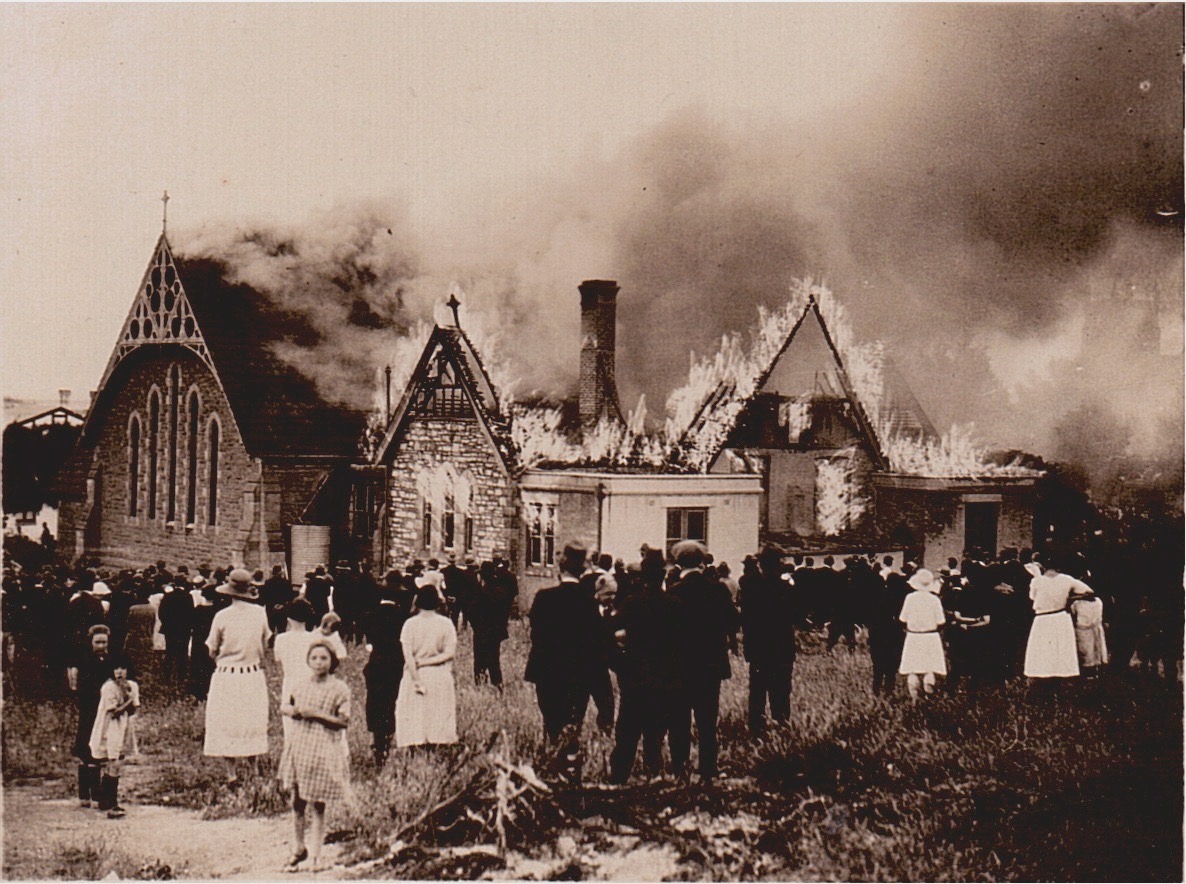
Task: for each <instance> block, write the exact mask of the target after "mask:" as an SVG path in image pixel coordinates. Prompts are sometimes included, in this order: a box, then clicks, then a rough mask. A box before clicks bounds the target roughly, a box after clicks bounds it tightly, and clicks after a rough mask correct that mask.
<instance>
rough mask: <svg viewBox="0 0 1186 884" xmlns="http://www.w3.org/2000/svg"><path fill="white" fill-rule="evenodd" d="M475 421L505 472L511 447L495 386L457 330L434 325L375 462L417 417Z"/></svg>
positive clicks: (382, 459) (389, 451)
mask: <svg viewBox="0 0 1186 884" xmlns="http://www.w3.org/2000/svg"><path fill="white" fill-rule="evenodd" d="M434 418H437V419H447V420H467V421H476V422H477V423H478V425H479V426H481V428H482V430H483V431H484V433H485V435H486V436H487V437H488V438H489V439H490V443H491V445H493V446H494V448H495V450H496V451H497V452H498V455H499V459H500V460H501V462H502V464H503V466H504V467H505V468H507V470H508V471H509V470H510V469H511V466H512V463H513V461H514V447H513V445H512V443H511V442H510V433H509V429H508V427H507V425H506V421H505V420H504V419H503V417H502V415H501V414H500V413H499V410H498V399H497V396H496V395H495V392H494V385H493V384H492V383H491V381H490V378H489V376H488V375H487V374H486V371H485V369H484V368H483V367H482V364H481V361H480V360H479V359H478V357H477V353H476V352H475V350H474V348H473V345H472V344H471V343H470V341H469V339H468V338H466V337H465V335H464V333H462V332H461V330H460V329H455V328H443V327H441V326H439V325H438V326H436V327H435V328H434V329H433V331H432V334H431V335H429V338H428V343H427V344H426V345H425V347H424V352H423V353H422V354H421V356H420V361H419V362H418V363H417V364H416V369H415V371H413V372H412V377H411V378H410V379H409V381H408V384H407V387H406V388H405V389H404V393H403V396H402V397H401V399H400V403H399V406H398V407H397V408H396V410H395V413H394V414H392V416H391V420H390V421H389V423H388V425H387V431H386V433H384V436H383V441H382V443H380V445H379V446H378V448H377V449H376V451H375V458H374V462H375V463H377V464H382V463H386V462H388V461H389V460H390V459H391V457H392V456H393V454H394V449H395V448H396V447H397V446H398V444H399V440H400V439H401V437H402V435H403V432H404V430H405V429H406V428H407V425H408V424H409V423H411V422H412V421H413V420H416V419H434Z"/></svg>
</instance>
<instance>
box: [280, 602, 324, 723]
mask: <svg viewBox="0 0 1186 884" xmlns="http://www.w3.org/2000/svg"><path fill="white" fill-rule="evenodd" d="M284 616H285V619H286V620H287V621H288V628H287V629H285V630H284V632H282V633H280V634H279V635H277V636H276V640H275V641H274V642H273V643H272V655H273V657H275V659H276V662H277V663H279V664H280V705H281V706H283V705H284V704H285V703H291V702H292V692H293V689H294V688H295V687H296V686H297V684H298V683H300V682H303V681H305V680H306V679H308V678H309V677H310V672H309V664H308V663H307V662H306V661H307V658H308V656H309V646H310V645H311V644H313V642H314V641H315V640H316V639H317V638H318V634H317V633H316V632H309V624H311V623H313V622H314V621H316V619H317V612H316V611H314V610H313V606H312V605H311V604H309V603H308V602H307V601H305V600H304V599H293V600H292V601H291V602H289V603H288V604H287V605H285V606H284ZM280 722H281V724H283V725H284V740H285V743H287V742H288V738H289V736H290V735H291V734H292V729H293V724H292V722H293V719H292V717H291V716H288V715H285V716H283V717H282V718H281V719H280Z"/></svg>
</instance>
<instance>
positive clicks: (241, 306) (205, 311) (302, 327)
mask: <svg viewBox="0 0 1186 884" xmlns="http://www.w3.org/2000/svg"><path fill="white" fill-rule="evenodd" d="M228 275H229V272H228V268H227V267H226V266H225V265H224V264H222V263H221V262H219V261H217V260H215V259H211V258H182V257H180V256H177V257H175V256H174V255H173V252H172V249H171V248H170V245H169V241H168V239H166V237H165V236H164V234H162V235H161V237H160V239H159V240H158V241H157V245H156V249H155V250H154V253H153V257H152V260H151V261H150V262H149V265H148V269H147V270H146V271H145V273H144V278H143V279H142V280H141V283H140V288H139V289H138V290H137V294H136V298H135V299H134V301H133V303H132V309H131V310H130V311H129V313H128V317H127V319H126V320H125V321H124V326H123V329H122V331H121V332H120V337H119V340H118V342H117V343H116V347H115V350H114V352H113V353H112V355H111V359H110V361H109V362H108V365H107V370H106V371H105V372H104V375H103V381H102V382H101V384H100V387H99V393H98V396H97V397H96V401H95V407H93V408H92V409H91V412H90V414H88V417H87V426H86V427H85V428H84V431H83V433H84V439H85V438H86V437H87V432H88V430H89V428H90V424H91V415H93V414H94V413H96V412H100V411H102V410H103V408H102V406H103V404H104V403H105V401H106V400H108V399H109V398H110V396H111V395H112V392H109V391H108V389H107V387H108V381H109V380H110V379H111V378H112V376H113V374H114V373H115V372H116V370H117V369H118V367H119V366H120V365H121V364H122V363H123V362H124V361H125V360H126V359H127V358H128V357H129V356H131V355H132V354H133V353H136V352H137V351H139V350H141V349H143V348H147V347H162V346H170V347H184V348H185V349H187V350H190V351H191V352H193V353H194V354H196V355H197V356H198V357H199V358H200V359H202V361H203V362H205V363H206V365H207V366H208V367H209V368H210V370H211V371H212V372H213V373H214V376H215V377H216V378H217V380H218V382H219V384H220V385H221V386H222V390H223V392H224V394H225V395H226V398H227V401H228V402H229V403H230V406H231V411H232V413H233V417H234V420H235V423H236V425H237V426H238V428H239V433H240V436H241V437H242V439H243V443H244V445H245V446H246V448H247V451H248V452H249V453H250V454H251V455H253V456H256V457H267V456H296V457H309V456H316V457H326V456H330V457H355V456H357V454H358V442H359V439H360V437H361V434H362V431H363V428H364V426H365V423H366V415H365V414H364V413H362V412H359V411H356V410H354V409H352V408H350V407H348V406H345V405H340V404H337V403H332V402H329V401H326V400H325V399H323V398H322V396H321V395H320V393H319V392H318V390H317V387H316V385H315V384H314V383H313V382H312V381H311V380H310V379H309V378H307V377H306V376H305V375H303V374H302V373H301V372H300V371H299V370H298V369H297V368H295V367H294V366H292V365H290V364H289V363H287V362H285V361H284V360H282V359H280V358H279V357H278V356H277V355H276V354H275V352H274V346H275V345H277V344H281V343H285V342H288V343H297V344H306V345H312V344H315V343H316V342H317V341H318V340H319V338H320V335H319V333H318V332H317V330H316V329H314V328H313V327H312V326H311V325H309V323H308V322H307V321H306V319H305V318H304V317H302V316H300V315H298V314H295V313H289V312H286V311H285V310H283V309H282V308H281V307H279V306H278V305H277V304H276V303H275V302H274V301H273V300H272V299H271V298H269V297H268V296H267V295H266V294H264V293H262V292H259V291H257V290H255V289H254V288H252V287H251V286H248V285H245V284H242V283H232V282H230V281H229V280H228V278H227V277H228Z"/></svg>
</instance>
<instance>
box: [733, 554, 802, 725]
mask: <svg viewBox="0 0 1186 884" xmlns="http://www.w3.org/2000/svg"><path fill="white" fill-rule="evenodd" d="M740 600H741V628H742V634H743V636H744V639H745V659H746V662H747V663H749V729H750V733H751V734H752V735H753V736H755V737H757V736H761V734H762V733H763V732H764V731H765V730H766V700H767V698H769V700H770V717H771V718H773V719H774V720H775V721H776V722H779V723H785V722H787V721H790V718H791V674H792V672H793V671H794V668H795V620H796V616H795V614H796V606H795V598H794V595H793V590H792V589H791V587H790V584H789V583H788V582H787V581H786V580H784V579H783V568H782V555H781V553H779V551H778V550H776V549H773V548H772V547H766V548H765V549H763V550H762V553H761V555H760V556H759V558H758V573H757V574H754V575H752V576H751V575H743V577H742V579H741V593H740Z"/></svg>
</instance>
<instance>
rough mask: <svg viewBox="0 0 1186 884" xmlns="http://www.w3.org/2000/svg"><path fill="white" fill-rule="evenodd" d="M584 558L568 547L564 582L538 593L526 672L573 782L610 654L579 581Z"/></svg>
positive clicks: (563, 561) (562, 571)
mask: <svg viewBox="0 0 1186 884" xmlns="http://www.w3.org/2000/svg"><path fill="white" fill-rule="evenodd" d="M585 556H586V550H585V547H584V546H583V545H581V544H580V543H576V542H570V543H568V544H566V545H565V547H564V551H563V553H561V556H560V582H559V583H558V584H557V585H556V586H551V587H547V588H545V589H541V590H540V591H539V592H537V593H536V595H535V599H534V601H533V602H532V605H531V614H530V615H529V616H530V618H531V650H530V652H529V653H528V656H527V671H526V673H525V674H524V679H525V680H527V681H529V682H532V683H533V684H534V685H535V693H536V698H537V700H538V701H539V709H540V713H541V714H542V715H543V719H544V730H545V732H546V733H547V736H548V739H549V740H550V741H552V742H553V743H559V744H560V757H559V760H560V764H561V769H562V773H563V774H564V775H566V776H567V777H569V778H570V779H575V780H579V779H580V770H581V760H580V730H581V720H582V719H583V718H584V716H585V707H586V706H587V705H588V702H589V696H590V694H591V692H592V691H593V689H594V682H595V679H596V676H597V673H598V671H599V670H604V669H605V668H606V666H607V660H608V654H609V649H608V648H607V647H605V646H604V636H605V630H604V629H603V628H602V624H601V618H600V615H599V613H598V610H597V603H596V602H595V601H594V600H593V597H592V596H591V595H590V594H589V593H587V592H585V591H584V589H583V588H582V586H581V583H580V579H581V576H582V575H583V574H584V573H585Z"/></svg>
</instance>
